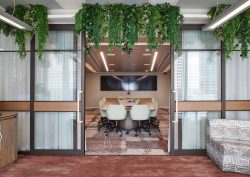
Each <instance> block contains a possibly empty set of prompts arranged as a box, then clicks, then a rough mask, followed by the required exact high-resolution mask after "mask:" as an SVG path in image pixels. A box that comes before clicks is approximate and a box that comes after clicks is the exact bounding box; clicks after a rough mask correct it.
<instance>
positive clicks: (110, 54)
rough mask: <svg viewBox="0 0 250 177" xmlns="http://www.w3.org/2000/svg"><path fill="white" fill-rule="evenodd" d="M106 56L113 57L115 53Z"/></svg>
mask: <svg viewBox="0 0 250 177" xmlns="http://www.w3.org/2000/svg"><path fill="white" fill-rule="evenodd" d="M106 55H107V56H110V57H112V56H115V53H107V54H106Z"/></svg>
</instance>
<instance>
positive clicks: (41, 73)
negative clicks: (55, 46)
mask: <svg viewBox="0 0 250 177" xmlns="http://www.w3.org/2000/svg"><path fill="white" fill-rule="evenodd" d="M76 76H77V54H76V53H75V52H44V53H43V59H42V61H38V59H36V79H35V100H36V101H74V100H76V87H77V86H76V85H77V84H76V81H77V77H76Z"/></svg>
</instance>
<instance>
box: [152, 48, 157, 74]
mask: <svg viewBox="0 0 250 177" xmlns="http://www.w3.org/2000/svg"><path fill="white" fill-rule="evenodd" d="M157 55H158V52H155V54H154V58H153V62H152V65H151V69H150V71H153V69H154V66H155V61H156V59H157Z"/></svg>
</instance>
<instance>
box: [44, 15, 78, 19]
mask: <svg viewBox="0 0 250 177" xmlns="http://www.w3.org/2000/svg"><path fill="white" fill-rule="evenodd" d="M73 17H74V14H49V15H48V18H49V19H50V18H73Z"/></svg>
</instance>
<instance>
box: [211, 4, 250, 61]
mask: <svg viewBox="0 0 250 177" xmlns="http://www.w3.org/2000/svg"><path fill="white" fill-rule="evenodd" d="M228 7H229V6H228V5H223V4H221V5H219V6H218V7H213V8H212V9H211V10H210V11H209V12H208V17H209V19H210V20H213V19H214V18H215V17H216V16H218V15H219V14H220V13H222V12H223V11H224V10H225V9H227V8H228ZM213 33H214V35H215V37H216V38H217V39H218V40H221V41H222V42H223V46H224V51H225V58H226V59H227V58H230V55H231V54H232V52H233V51H234V50H235V49H237V48H238V47H240V51H241V54H240V56H241V57H242V58H247V57H248V46H249V44H250V10H249V9H248V10H246V11H245V12H243V13H242V14H240V15H238V16H237V17H234V18H233V19H231V20H229V21H228V22H226V23H225V24H223V25H222V26H221V27H219V28H216V29H215V30H214V32H213Z"/></svg>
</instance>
